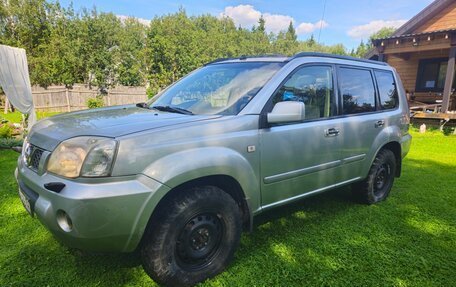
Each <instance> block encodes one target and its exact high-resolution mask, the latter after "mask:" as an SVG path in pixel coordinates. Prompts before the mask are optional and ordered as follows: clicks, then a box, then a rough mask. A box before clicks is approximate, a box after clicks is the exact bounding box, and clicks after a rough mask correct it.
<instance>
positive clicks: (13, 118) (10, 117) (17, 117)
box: [0, 112, 59, 123]
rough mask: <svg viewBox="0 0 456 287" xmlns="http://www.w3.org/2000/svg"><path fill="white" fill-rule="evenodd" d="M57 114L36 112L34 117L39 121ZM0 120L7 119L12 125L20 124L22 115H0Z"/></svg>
mask: <svg viewBox="0 0 456 287" xmlns="http://www.w3.org/2000/svg"><path fill="white" fill-rule="evenodd" d="M57 114H59V113H57V112H36V117H37V118H38V119H39V120H40V119H42V118H46V117H50V116H53V115H57ZM0 118H4V119H7V120H8V121H10V122H12V123H20V122H21V121H22V114H21V113H20V112H14V113H7V114H4V113H0Z"/></svg>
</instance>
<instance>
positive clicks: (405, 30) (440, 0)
mask: <svg viewBox="0 0 456 287" xmlns="http://www.w3.org/2000/svg"><path fill="white" fill-rule="evenodd" d="M454 1H455V0H435V1H434V2H432V3H431V4H429V5H428V6H426V7H425V8H424V9H423V10H421V12H419V13H418V14H416V15H415V16H414V17H412V19H410V20H408V21H407V22H406V23H405V24H404V25H402V26H401V27H399V28H398V29H397V30H396V31H395V32H394V33H393V35H392V36H390V37H387V38H383V39H375V40H377V41H378V40H385V39H397V38H406V37H413V36H419V35H425V34H434V33H440V32H453V31H454V29H450V30H439V31H432V32H427V33H415V34H414V33H413V31H414V30H415V29H417V28H419V27H420V26H421V25H423V24H424V23H426V22H427V21H429V20H430V19H432V17H434V16H436V15H437V14H438V13H439V12H441V11H442V10H443V9H445V8H446V7H448V6H449V5H450V4H452V3H454ZM376 54H378V51H377V49H376V48H375V47H374V48H372V49H370V50H369V51H368V52H367V53H366V55H365V56H364V57H365V58H368V59H369V58H371V57H373V56H374V55H376Z"/></svg>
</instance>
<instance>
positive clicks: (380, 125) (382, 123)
mask: <svg viewBox="0 0 456 287" xmlns="http://www.w3.org/2000/svg"><path fill="white" fill-rule="evenodd" d="M384 125H385V121H384V120H379V121H376V122H375V127H376V128H381V127H383V126H384Z"/></svg>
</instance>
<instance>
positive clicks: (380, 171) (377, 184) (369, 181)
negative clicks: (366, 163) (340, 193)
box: [352, 149, 396, 204]
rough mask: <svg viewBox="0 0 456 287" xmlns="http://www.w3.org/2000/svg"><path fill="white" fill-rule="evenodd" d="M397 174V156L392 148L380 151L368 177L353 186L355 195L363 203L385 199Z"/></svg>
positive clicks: (372, 202)
mask: <svg viewBox="0 0 456 287" xmlns="http://www.w3.org/2000/svg"><path fill="white" fill-rule="evenodd" d="M395 175H396V157H395V156H394V153H393V152H392V151H391V150H388V149H382V150H380V151H379V152H378V154H377V156H376V157H375V160H374V162H373V164H372V166H371V168H370V170H369V174H368V175H367V178H366V179H364V180H363V181H361V182H359V183H356V184H354V185H353V186H352V190H353V193H354V195H355V196H356V197H357V198H358V199H359V200H360V201H362V202H363V203H367V204H374V203H377V202H380V201H382V200H385V199H386V198H387V197H388V195H389V193H390V191H391V188H392V186H393V183H394V177H395Z"/></svg>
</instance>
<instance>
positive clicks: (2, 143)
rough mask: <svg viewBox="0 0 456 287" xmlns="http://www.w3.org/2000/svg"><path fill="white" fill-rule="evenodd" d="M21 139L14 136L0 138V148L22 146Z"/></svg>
mask: <svg viewBox="0 0 456 287" xmlns="http://www.w3.org/2000/svg"><path fill="white" fill-rule="evenodd" d="M22 143H23V140H22V139H16V138H0V149H10V148H12V147H16V146H22Z"/></svg>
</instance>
